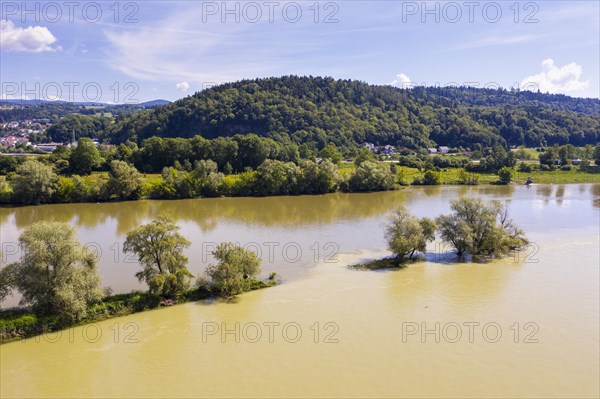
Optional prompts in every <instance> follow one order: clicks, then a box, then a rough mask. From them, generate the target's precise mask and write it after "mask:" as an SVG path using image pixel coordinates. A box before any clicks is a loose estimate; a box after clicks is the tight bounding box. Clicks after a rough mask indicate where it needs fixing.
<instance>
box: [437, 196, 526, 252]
mask: <svg viewBox="0 0 600 399" xmlns="http://www.w3.org/2000/svg"><path fill="white" fill-rule="evenodd" d="M451 208H452V210H453V211H454V213H452V214H450V215H443V216H440V217H438V218H437V219H436V222H437V224H438V229H439V232H440V236H441V238H442V240H444V241H445V242H447V243H448V244H450V245H452V246H453V247H454V248H455V249H456V251H457V252H458V255H464V254H470V255H474V256H491V257H494V256H501V255H504V254H506V253H508V252H509V251H511V250H515V249H520V248H523V247H524V246H525V245H527V243H528V241H527V239H526V238H525V237H524V233H523V231H522V230H521V229H519V228H518V227H516V226H515V225H514V224H513V221H512V219H510V218H509V217H508V209H507V208H506V207H505V206H504V205H502V203H500V201H496V200H492V201H488V202H485V201H483V200H482V199H480V198H460V199H456V200H453V201H452V205H451Z"/></svg>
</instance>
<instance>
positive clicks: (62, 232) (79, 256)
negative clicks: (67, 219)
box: [8, 222, 102, 322]
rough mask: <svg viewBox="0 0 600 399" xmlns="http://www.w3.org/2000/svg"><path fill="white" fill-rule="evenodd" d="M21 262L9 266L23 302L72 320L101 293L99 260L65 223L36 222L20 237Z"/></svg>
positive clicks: (95, 300)
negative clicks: (97, 261)
mask: <svg viewBox="0 0 600 399" xmlns="http://www.w3.org/2000/svg"><path fill="white" fill-rule="evenodd" d="M19 243H20V245H21V249H22V251H23V255H22V258H21V261H20V262H16V263H13V264H11V265H9V266H8V268H9V269H10V273H11V274H12V276H13V277H12V281H13V284H14V286H15V288H17V289H18V290H19V292H20V293H21V295H22V299H21V304H22V305H32V306H33V308H34V310H35V311H37V312H41V313H49V314H54V315H58V316H59V317H60V319H62V320H64V321H67V322H72V321H76V320H80V319H82V318H83V317H85V316H86V314H87V307H88V306H89V305H90V304H92V303H94V302H97V301H99V300H100V299H101V297H102V290H101V289H100V276H99V275H98V272H97V270H96V260H95V258H94V256H93V254H92V253H90V252H89V251H87V250H86V249H85V248H84V247H83V246H82V245H81V244H80V243H79V242H78V241H77V240H76V239H75V230H74V229H73V228H72V227H71V226H70V225H69V224H66V223H57V222H37V223H34V224H32V225H31V226H29V227H28V228H27V229H26V230H25V231H24V232H23V233H22V234H21V236H20V237H19Z"/></svg>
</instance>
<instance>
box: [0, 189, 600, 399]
mask: <svg viewBox="0 0 600 399" xmlns="http://www.w3.org/2000/svg"><path fill="white" fill-rule="evenodd" d="M461 195H467V196H480V197H482V198H485V199H498V200H501V201H506V202H507V204H508V206H509V209H510V212H511V215H512V217H513V218H514V220H515V222H516V223H517V224H518V225H519V226H520V227H521V228H523V229H524V230H525V231H526V232H527V236H528V238H529V239H530V240H531V242H532V245H531V246H530V247H529V248H527V250H526V251H523V252H521V253H520V254H518V255H514V256H511V257H508V258H506V259H503V260H498V261H494V262H490V263H485V264H477V263H456V262H455V261H454V259H453V258H452V256H450V255H448V254H447V253H445V250H444V248H443V247H442V246H441V245H439V244H436V243H432V244H431V245H430V246H429V248H428V254H427V261H426V262H421V263H416V264H412V265H410V266H408V267H406V268H404V269H401V270H395V271H385V272H367V271H356V270H353V269H350V268H348V267H347V266H348V265H349V264H353V263H356V262H358V261H361V260H366V259H374V258H378V257H382V256H385V255H387V252H386V250H385V241H384V238H383V225H384V223H385V221H386V218H387V217H388V215H389V213H390V212H391V210H392V209H393V208H394V207H395V206H398V205H401V204H402V205H405V206H407V207H408V208H409V209H410V211H411V212H412V213H414V214H415V215H417V216H429V217H435V216H437V215H439V214H441V213H446V212H448V211H449V201H450V199H453V198H458V197H459V196H461ZM158 214H169V215H170V216H171V217H172V218H173V219H174V220H176V222H177V224H178V225H180V226H181V232H182V234H183V235H184V236H186V237H187V238H188V239H190V241H192V246H191V247H190V248H188V249H187V251H186V254H187V256H188V257H189V259H190V265H189V266H190V270H192V272H193V273H195V274H198V273H201V272H202V271H203V269H204V268H205V267H206V265H207V264H209V263H211V262H212V258H211V256H210V250H211V248H212V247H213V246H214V245H215V243H218V242H222V241H232V242H237V243H240V244H241V245H245V246H246V247H247V248H250V249H254V250H256V251H257V252H259V254H260V255H261V256H262V258H263V265H262V269H263V274H264V276H267V275H268V273H269V272H272V271H273V272H277V274H278V276H279V278H280V279H281V284H280V285H278V286H277V287H273V288H268V289H265V290H260V291H255V292H251V293H247V294H244V295H242V296H240V297H239V298H237V299H235V300H234V301H212V302H211V301H206V302H199V303H188V304H183V305H177V306H174V307H170V308H164V309H160V310H155V311H149V312H144V313H140V314H135V315H130V316H127V317H122V318H117V319H111V320H107V321H104V322H100V323H96V324H93V325H88V326H84V327H77V328H74V329H70V330H66V331H63V332H62V333H57V334H49V335H46V336H42V337H37V338H32V339H28V340H24V341H22V342H14V343H10V344H6V345H2V346H1V347H0V354H1V356H0V365H1V369H0V381H1V388H0V394H1V395H0V396H2V397H7V398H8V397H61V398H62V397H316V396H318V397H598V396H600V386H599V377H598V375H599V374H600V360H599V359H600V344H599V334H600V327H599V324H600V320H599V318H600V316H599V314H600V308H599V307H600V305H599V303H600V298H599V292H600V287H599V282H600V276H599V265H600V230H599V229H600V185H598V184H582V185H537V186H536V185H534V186H530V187H524V186H475V187H423V188H409V189H403V190H399V191H396V192H385V193H372V194H340V193H338V194H332V195H325V196H314V197H311V196H307V197H279V198H220V199H201V200H182V201H138V202H126V203H111V204H68V205H46V206H38V207H23V208H2V209H0V234H1V237H0V238H1V241H2V248H3V249H4V252H6V253H8V256H7V261H13V260H15V259H18V256H19V254H18V250H16V246H15V245H14V243H15V242H16V241H17V238H18V235H19V234H20V232H21V231H22V230H23V229H24V228H26V227H27V226H28V225H30V224H31V223H33V222H35V221H39V220H57V221H64V222H69V223H71V224H73V225H74V226H76V227H77V230H78V235H79V239H80V240H81V241H82V242H83V243H86V245H87V246H88V248H89V249H90V250H94V251H96V253H97V254H98V259H99V260H98V266H99V270H100V273H101V275H102V276H103V284H104V286H107V287H111V288H112V289H113V291H114V292H125V291H129V290H131V289H136V288H141V289H143V288H144V287H143V286H141V285H140V284H139V283H138V282H137V281H136V279H135V278H134V277H133V275H134V273H135V272H136V271H137V270H138V267H139V266H138V265H137V264H136V263H135V261H134V260H132V259H128V258H127V257H125V256H123V254H122V253H121V252H120V247H121V245H122V242H123V240H124V236H125V234H126V233H127V232H128V231H130V230H131V229H133V228H135V227H136V226H137V225H139V224H141V223H144V222H147V221H148V220H150V219H151V218H152V217H154V216H156V215H158ZM16 302H17V298H11V299H9V300H8V301H7V302H6V303H5V304H4V305H5V306H7V305H13V304H15V303H16Z"/></svg>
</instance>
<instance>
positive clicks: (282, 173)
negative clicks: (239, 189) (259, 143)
mask: <svg viewBox="0 0 600 399" xmlns="http://www.w3.org/2000/svg"><path fill="white" fill-rule="evenodd" d="M300 178H301V170H300V168H299V167H298V166H297V165H296V164H294V163H292V162H282V161H273V160H270V159H267V160H266V161H265V162H263V164H262V165H260V166H259V167H258V169H257V176H256V182H257V184H256V193H257V194H259V195H293V194H298V193H299V187H300Z"/></svg>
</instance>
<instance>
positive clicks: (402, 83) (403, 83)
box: [390, 73, 414, 89]
mask: <svg viewBox="0 0 600 399" xmlns="http://www.w3.org/2000/svg"><path fill="white" fill-rule="evenodd" d="M390 85H392V86H394V87H398V88H400V89H410V88H411V87H413V86H414V83H413V82H412V80H410V78H409V77H408V76H406V75H405V74H403V73H399V74H398V75H396V79H394V80H393V81H392V82H391V83H390Z"/></svg>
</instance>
